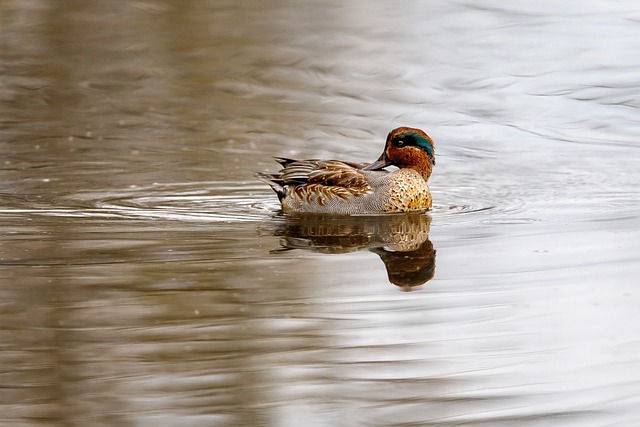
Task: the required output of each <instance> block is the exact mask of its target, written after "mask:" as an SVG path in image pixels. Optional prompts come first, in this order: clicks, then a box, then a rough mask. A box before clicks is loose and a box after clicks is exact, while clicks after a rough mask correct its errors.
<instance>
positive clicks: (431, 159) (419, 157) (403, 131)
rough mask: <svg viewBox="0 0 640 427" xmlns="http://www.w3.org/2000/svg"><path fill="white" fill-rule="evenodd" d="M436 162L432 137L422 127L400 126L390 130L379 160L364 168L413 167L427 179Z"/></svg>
mask: <svg viewBox="0 0 640 427" xmlns="http://www.w3.org/2000/svg"><path fill="white" fill-rule="evenodd" d="M435 164H436V159H435V155H434V149H433V140H432V139H431V137H429V135H427V134H426V133H425V132H424V131H422V130H420V129H416V128H409V127H399V128H396V129H394V130H392V131H391V132H389V135H388V136H387V142H386V144H385V147H384V151H383V152H382V154H381V155H380V157H379V158H378V160H376V161H375V162H373V163H371V164H370V165H368V166H365V167H364V168H362V169H363V170H378V169H382V168H385V167H387V166H391V165H393V166H397V167H399V168H401V169H402V168H411V169H415V170H416V171H417V172H418V173H419V174H420V175H422V177H423V178H424V179H425V180H427V179H429V176H431V169H433V166H435Z"/></svg>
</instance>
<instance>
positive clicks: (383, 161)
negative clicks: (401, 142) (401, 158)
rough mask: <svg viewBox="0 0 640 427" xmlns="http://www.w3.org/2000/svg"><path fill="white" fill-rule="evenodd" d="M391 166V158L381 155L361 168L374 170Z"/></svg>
mask: <svg viewBox="0 0 640 427" xmlns="http://www.w3.org/2000/svg"><path fill="white" fill-rule="evenodd" d="M387 166H391V160H389V159H388V158H387V156H382V157H380V158H379V159H378V160H376V161H375V162H373V163H371V164H370V165H367V166H365V167H363V168H362V170H363V171H376V170H380V169H384V168H386V167H387Z"/></svg>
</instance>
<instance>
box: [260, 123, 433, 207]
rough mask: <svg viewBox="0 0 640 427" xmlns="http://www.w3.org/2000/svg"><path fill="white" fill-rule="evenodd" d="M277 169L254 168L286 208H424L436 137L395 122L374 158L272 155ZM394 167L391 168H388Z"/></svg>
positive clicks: (427, 204) (428, 197)
mask: <svg viewBox="0 0 640 427" xmlns="http://www.w3.org/2000/svg"><path fill="white" fill-rule="evenodd" d="M275 160H276V161H277V162H278V163H280V165H281V167H282V168H281V169H280V170H279V171H278V172H276V173H257V174H256V177H257V178H258V179H259V180H261V181H263V182H265V183H266V184H268V185H269V186H270V187H271V188H272V189H273V191H274V192H275V193H276V195H277V196H278V199H279V201H280V204H281V206H282V211H283V212H284V213H296V212H299V213H319V214H336V215H375V214H386V213H400V212H414V211H427V210H430V209H431V205H432V198H431V192H430V191H429V187H428V185H427V180H428V179H429V177H430V176H431V171H432V170H433V167H434V166H435V164H436V160H435V151H434V142H433V140H432V139H431V137H430V136H429V135H427V134H426V133H425V132H424V131H423V130H421V129H418V128H412V127H406V126H402V127H398V128H395V129H393V130H392V131H391V132H389V134H388V135H387V139H386V142H385V146H384V150H383V151H382V154H381V155H380V156H379V157H378V159H377V160H376V161H374V162H372V163H369V164H368V163H357V162H350V161H345V160H320V159H310V160H296V159H290V158H285V157H275ZM389 166H395V167H396V168H397V169H395V170H391V171H389V170H386V169H385V168H387V167H389Z"/></svg>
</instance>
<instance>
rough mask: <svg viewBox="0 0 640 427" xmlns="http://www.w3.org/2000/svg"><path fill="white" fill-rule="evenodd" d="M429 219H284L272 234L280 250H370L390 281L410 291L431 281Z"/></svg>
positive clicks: (408, 216)
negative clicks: (382, 266)
mask: <svg viewBox="0 0 640 427" xmlns="http://www.w3.org/2000/svg"><path fill="white" fill-rule="evenodd" d="M430 224H431V217H430V216H427V215H422V214H406V215H404V214H403V215H380V216H361V217H357V216H356V217H332V216H323V215H300V214H298V215H290V216H284V217H283V218H282V221H281V222H280V224H279V225H280V226H279V227H278V228H277V229H276V230H275V234H276V235H277V236H283V239H282V240H281V242H280V243H281V245H282V247H283V250H290V249H304V250H311V251H314V252H319V253H327V254H343V253H348V252H353V251H357V250H361V249H368V250H370V251H371V252H373V253H375V254H377V255H379V256H380V259H381V260H382V261H383V262H384V265H385V268H386V269H387V274H388V277H389V281H390V282H391V283H393V284H394V285H396V286H399V287H400V288H402V289H403V290H405V291H410V290H413V289H415V288H416V287H419V286H421V285H423V284H425V283H426V282H428V281H429V280H431V279H433V275H434V274H435V268H436V251H435V249H433V244H432V243H431V240H429V227H430Z"/></svg>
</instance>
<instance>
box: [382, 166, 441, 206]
mask: <svg viewBox="0 0 640 427" xmlns="http://www.w3.org/2000/svg"><path fill="white" fill-rule="evenodd" d="M393 174H394V175H395V177H394V179H393V180H390V182H389V185H388V188H387V191H386V197H385V198H384V200H385V203H384V210H385V212H410V211H418V210H425V209H429V208H431V193H430V192H429V187H427V183H426V182H425V180H424V179H422V177H421V176H420V174H419V173H417V172H416V171H414V170H413V169H400V170H398V171H396V172H394V173H393Z"/></svg>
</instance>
